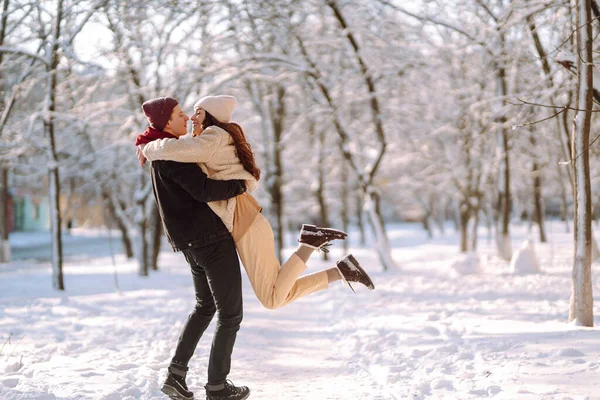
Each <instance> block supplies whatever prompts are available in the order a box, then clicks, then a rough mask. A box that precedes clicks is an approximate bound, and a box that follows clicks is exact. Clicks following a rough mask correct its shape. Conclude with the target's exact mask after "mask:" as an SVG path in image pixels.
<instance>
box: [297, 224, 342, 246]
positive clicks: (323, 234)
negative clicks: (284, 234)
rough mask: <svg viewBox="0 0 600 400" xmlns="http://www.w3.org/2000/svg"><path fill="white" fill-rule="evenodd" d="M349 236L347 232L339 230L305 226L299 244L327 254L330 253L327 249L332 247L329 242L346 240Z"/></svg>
mask: <svg viewBox="0 0 600 400" xmlns="http://www.w3.org/2000/svg"><path fill="white" fill-rule="evenodd" d="M347 236H348V234H347V233H346V232H343V231H338V230H337V229H331V228H320V227H318V226H314V225H306V224H304V225H302V230H301V231H300V239H298V242H300V243H302V244H303V245H305V246H308V247H311V248H313V249H316V250H322V251H323V252H324V253H327V252H328V251H329V250H328V249H327V246H329V245H330V243H329V242H331V241H332V240H335V239H340V240H344V239H346V237H347Z"/></svg>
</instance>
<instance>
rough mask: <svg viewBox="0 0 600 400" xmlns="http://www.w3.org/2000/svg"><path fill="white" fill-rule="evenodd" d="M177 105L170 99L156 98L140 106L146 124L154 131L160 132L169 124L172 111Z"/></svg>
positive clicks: (175, 101)
mask: <svg viewBox="0 0 600 400" xmlns="http://www.w3.org/2000/svg"><path fill="white" fill-rule="evenodd" d="M177 104H179V103H178V102H177V100H175V99H174V98H172V97H157V98H156V99H152V100H148V101H146V102H144V104H142V110H144V115H145V116H146V118H147V119H148V123H149V124H150V126H151V127H153V128H154V129H156V130H159V131H162V130H163V129H165V125H167V122H169V119H170V118H171V114H172V113H173V109H174V108H175V107H176V106H177Z"/></svg>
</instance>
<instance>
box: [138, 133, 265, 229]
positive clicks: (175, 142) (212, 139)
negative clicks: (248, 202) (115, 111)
mask: <svg viewBox="0 0 600 400" xmlns="http://www.w3.org/2000/svg"><path fill="white" fill-rule="evenodd" d="M142 152H143V153H144V156H145V157H146V158H147V159H148V160H150V161H154V160H169V161H179V162H188V163H190V162H194V163H197V164H198V165H199V166H200V168H202V171H203V172H204V173H205V174H206V175H207V176H208V177H209V178H211V179H216V180H230V179H242V180H245V181H246V188H247V190H248V191H249V192H252V191H254V190H255V189H256V188H257V187H258V182H257V181H256V179H254V177H253V176H252V175H251V174H250V173H249V172H248V171H246V170H245V169H244V166H243V165H242V164H241V162H240V160H239V158H238V156H237V152H236V150H235V145H234V143H233V138H232V137H231V135H230V134H229V133H228V132H227V131H225V130H224V129H221V128H219V127H218V126H211V127H208V128H207V129H205V130H204V131H203V132H202V134H200V135H199V136H195V137H194V136H192V135H185V136H182V137H181V138H179V139H158V140H154V141H152V142H150V143H148V144H146V145H143V146H142ZM208 205H209V207H210V208H211V209H212V210H213V211H214V212H215V214H217V215H218V216H219V217H220V218H221V220H223V223H224V224H225V226H226V227H227V229H228V230H229V232H231V231H232V230H233V215H234V212H235V205H236V199H235V197H234V198H231V199H229V200H220V201H211V202H209V203H208Z"/></svg>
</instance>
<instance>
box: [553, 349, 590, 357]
mask: <svg viewBox="0 0 600 400" xmlns="http://www.w3.org/2000/svg"><path fill="white" fill-rule="evenodd" d="M556 355H557V356H559V357H583V356H585V354H583V353H582V352H581V351H579V350H575V349H573V348H566V349H560V350H558V351H557V352H556Z"/></svg>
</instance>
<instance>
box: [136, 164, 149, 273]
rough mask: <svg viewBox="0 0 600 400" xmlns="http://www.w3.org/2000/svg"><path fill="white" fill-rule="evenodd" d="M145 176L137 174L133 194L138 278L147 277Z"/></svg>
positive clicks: (140, 173)
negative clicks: (136, 187) (135, 191)
mask: <svg viewBox="0 0 600 400" xmlns="http://www.w3.org/2000/svg"><path fill="white" fill-rule="evenodd" d="M145 175H146V171H145V170H144V169H140V172H139V178H138V180H139V189H138V191H137V193H136V194H135V203H136V206H135V208H136V214H135V224H136V225H137V231H138V232H137V233H138V235H137V238H136V239H137V251H136V252H135V253H136V256H137V259H138V274H139V275H140V276H148V240H147V238H146V230H147V226H146V223H147V222H148V221H147V218H146V201H145V197H146V196H144V195H143V192H144V186H145V181H146V179H145Z"/></svg>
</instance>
